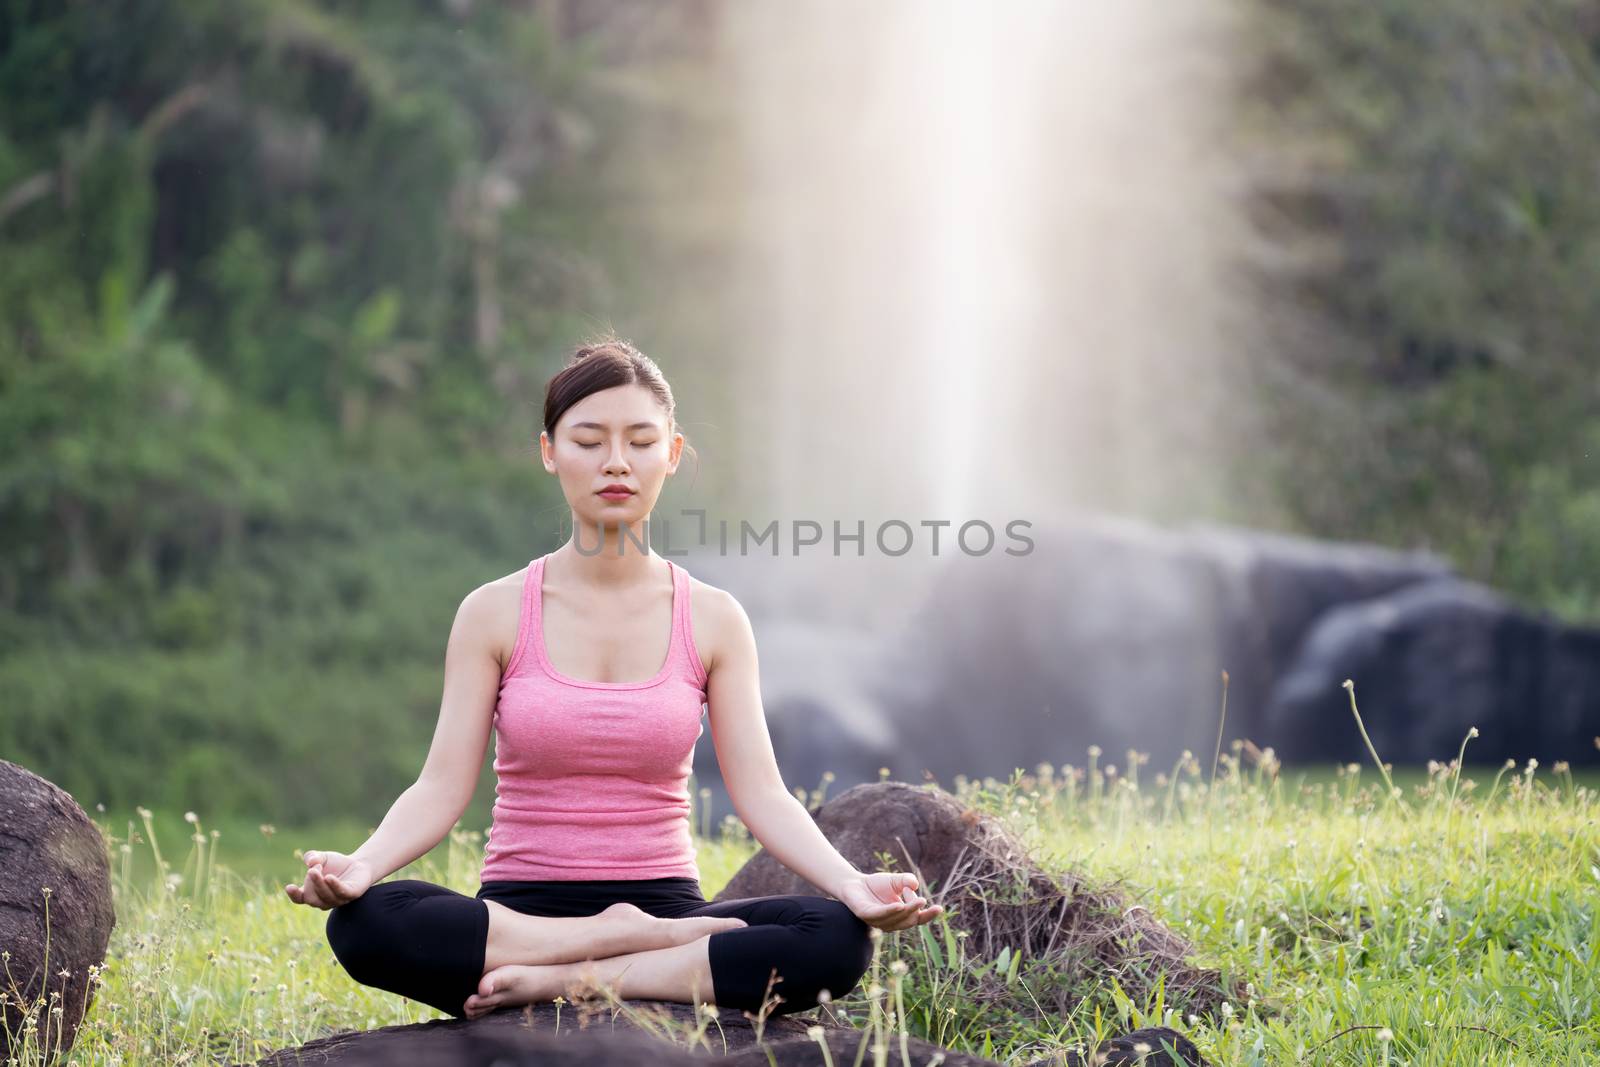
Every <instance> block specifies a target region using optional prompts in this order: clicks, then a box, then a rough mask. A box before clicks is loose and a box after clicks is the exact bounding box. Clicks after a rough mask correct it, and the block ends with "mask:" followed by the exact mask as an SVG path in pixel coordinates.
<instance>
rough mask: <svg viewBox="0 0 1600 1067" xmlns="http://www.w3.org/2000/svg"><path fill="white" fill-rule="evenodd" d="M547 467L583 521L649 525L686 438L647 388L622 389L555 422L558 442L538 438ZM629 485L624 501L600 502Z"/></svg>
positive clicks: (597, 395)
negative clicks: (607, 492) (672, 428)
mask: <svg viewBox="0 0 1600 1067" xmlns="http://www.w3.org/2000/svg"><path fill="white" fill-rule="evenodd" d="M539 452H540V454H541V456H542V457H543V459H544V469H545V470H547V471H550V472H551V473H552V474H554V475H556V476H557V477H558V478H559V479H560V480H561V491H562V492H563V493H565V494H566V497H567V502H568V503H569V504H570V505H572V510H573V513H574V515H575V517H576V519H577V521H578V522H583V523H589V524H593V525H596V526H599V525H602V524H603V525H604V526H606V527H610V528H613V529H615V528H616V527H618V526H619V525H625V524H630V523H634V522H639V521H642V520H644V519H645V518H646V517H647V516H648V515H649V514H650V509H651V508H653V507H655V503H656V500H657V498H659V497H660V496H661V487H662V486H663V485H664V484H665V483H666V480H667V478H668V477H670V476H671V475H672V473H673V472H674V471H676V470H677V469H678V457H679V456H680V455H681V454H682V452H683V434H681V433H673V434H668V432H667V416H666V412H665V411H663V410H662V408H661V404H660V402H659V401H657V400H656V398H655V395H654V394H653V393H651V392H650V390H649V389H646V388H645V387H644V386H642V385H638V384H632V385H618V386H613V387H612V388H610V389H601V390H600V391H598V392H594V393H590V394H589V395H588V396H586V397H584V398H583V399H582V400H580V401H578V402H577V403H576V404H574V405H572V406H571V407H570V408H568V409H567V410H566V411H565V412H564V413H563V414H562V416H561V420H560V421H559V422H557V423H556V430H555V437H554V439H552V438H551V436H550V435H549V434H548V433H545V432H541V433H540V434H539ZM612 485H624V486H627V487H628V488H629V489H631V490H633V492H632V493H629V494H627V495H626V496H620V497H613V496H601V495H600V494H601V490H603V489H605V488H606V487H607V486H612Z"/></svg>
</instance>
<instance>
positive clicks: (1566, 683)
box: [1266, 579, 1600, 766]
mask: <svg viewBox="0 0 1600 1067" xmlns="http://www.w3.org/2000/svg"><path fill="white" fill-rule="evenodd" d="M1347 678H1348V679H1351V680H1352V681H1354V683H1355V689H1356V702H1357V704H1358V705H1359V707H1360V709H1361V718H1362V722H1363V723H1364V725H1365V726H1366V729H1367V733H1368V734H1369V735H1371V737H1372V743H1373V745H1374V746H1375V747H1376V748H1377V750H1378V755H1379V756H1380V757H1382V758H1383V759H1384V760H1385V761H1389V760H1394V761H1397V762H1405V761H1409V760H1413V759H1416V758H1419V757H1420V758H1428V759H1438V760H1439V761H1441V762H1444V761H1447V760H1450V759H1453V758H1455V755H1456V753H1457V752H1458V751H1459V750H1460V747H1461V742H1462V739H1463V738H1465V737H1466V735H1467V731H1468V730H1470V729H1471V728H1472V727H1474V726H1476V727H1478V729H1479V736H1478V738H1477V739H1476V740H1474V741H1472V742H1471V744H1470V745H1469V746H1468V748H1467V758H1468V759H1470V760H1473V761H1474V762H1486V763H1500V762H1502V761H1503V760H1506V759H1515V760H1518V761H1519V762H1520V761H1521V760H1524V759H1526V758H1528V757H1529V756H1533V757H1536V758H1538V759H1539V760H1540V762H1542V763H1544V764H1545V765H1546V766H1548V765H1550V764H1551V763H1553V762H1555V761H1556V760H1558V759H1566V760H1571V761H1572V762H1574V763H1577V762H1579V757H1580V755H1581V754H1586V755H1587V756H1589V757H1593V756H1594V755H1595V751H1594V749H1593V747H1592V745H1591V742H1590V738H1592V737H1594V736H1595V735H1596V734H1600V629H1592V628H1584V627H1576V626H1567V625H1564V624H1562V623H1559V622H1557V621H1555V620H1554V619H1551V618H1549V617H1546V616H1541V615H1534V614H1530V613H1528V612H1525V611H1522V610H1521V609H1519V608H1516V607H1514V606H1513V605H1511V604H1510V603H1508V602H1507V601H1505V600H1504V599H1503V598H1501V597H1500V596H1498V595H1497V594H1496V593H1495V592H1494V591H1493V590H1490V589H1488V588H1485V587H1484V586H1481V585H1477V584H1475V583H1472V582H1467V581H1460V580H1456V579H1442V580H1439V581H1433V582H1427V583H1423V584H1421V585H1416V586H1410V587H1407V588H1405V589H1401V590H1398V591H1396V592H1393V593H1390V594H1388V595H1387V596H1381V597H1376V598H1373V599H1371V600H1366V601H1363V602H1361V603H1359V604H1347V605H1343V606H1341V607H1338V608H1335V609H1333V610H1331V611H1329V612H1327V613H1326V614H1325V615H1323V616H1322V617H1321V618H1320V619H1319V620H1318V622H1317V625H1316V626H1315V627H1313V628H1312V630H1311V632H1310V633H1309V634H1308V635H1307V637H1306V639H1305V642H1304V646H1303V647H1302V648H1301V650H1300V653H1299V656H1298V659H1297V661H1296V663H1295V664H1294V668H1293V669H1292V670H1291V671H1289V672H1288V673H1287V674H1286V675H1285V676H1284V677H1283V679H1282V680H1281V681H1280V682H1279V683H1278V685H1277V686H1276V688H1275V689H1274V691H1273V693H1272V698H1271V700H1270V702H1269V704H1268V707H1267V714H1266V723H1267V730H1266V733H1267V736H1269V737H1273V738H1279V739H1281V742H1280V744H1279V747H1278V755H1279V756H1280V757H1281V758H1283V759H1286V760H1298V759H1315V760H1338V761H1340V762H1349V761H1358V762H1363V763H1365V762H1367V761H1369V760H1370V758H1371V757H1370V755H1369V754H1368V753H1367V751H1366V746H1365V745H1364V744H1363V742H1362V740H1361V735H1360V734H1359V733H1358V732H1357V730H1356V726H1355V719H1354V717H1353V716H1352V714H1351V711H1350V695H1349V693H1347V692H1346V691H1345V689H1344V688H1343V683H1344V681H1345V679H1347Z"/></svg>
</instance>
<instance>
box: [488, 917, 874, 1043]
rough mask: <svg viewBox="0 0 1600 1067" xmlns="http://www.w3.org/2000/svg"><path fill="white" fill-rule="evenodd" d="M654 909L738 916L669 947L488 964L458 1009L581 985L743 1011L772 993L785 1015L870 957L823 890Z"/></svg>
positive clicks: (834, 992) (846, 980) (541, 997)
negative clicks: (734, 922)
mask: <svg viewBox="0 0 1600 1067" xmlns="http://www.w3.org/2000/svg"><path fill="white" fill-rule="evenodd" d="M661 910H666V911H669V913H670V914H671V916H672V917H673V918H674V919H675V920H676V921H679V922H687V921H689V920H690V919H691V918H693V917H705V918H722V919H727V918H735V919H742V920H744V923H745V925H744V926H743V927H742V928H734V929H727V930H720V931H717V932H714V933H710V934H706V935H704V936H701V937H697V938H695V939H694V940H693V941H689V942H687V943H685V944H682V945H676V946H672V947H668V948H659V949H650V950H645V951H639V952H631V953H626V954H621V955H616V956H610V957H606V958H595V959H588V960H583V961H581V962H577V963H564V964H562V963H557V964H542V965H539V964H535V965H529V964H520V963H511V964H506V965H504V966H500V967H493V968H490V969H489V971H488V973H486V974H485V975H484V976H483V978H482V980H481V981H480V982H479V983H478V990H477V993H476V994H474V995H473V996H471V997H469V998H468V999H467V1001H466V1003H465V1005H464V1007H465V1011H466V1014H467V1016H468V1017H469V1018H477V1017H478V1016H479V1015H483V1014H486V1013H488V1012H490V1011H494V1010H496V1009H497V1008H503V1007H510V1006H514V1005H518V1004H531V1003H534V1002H538V1001H545V1000H553V999H554V998H555V997H556V996H557V995H559V994H562V993H565V992H567V991H568V990H570V989H572V988H573V987H574V986H576V985H583V984H587V985H605V986H607V987H609V988H610V989H611V990H612V991H613V992H614V993H615V994H616V995H617V996H618V997H620V998H621V999H623V1000H671V1001H678V1002H683V1003H711V1004H715V1005H717V1006H718V1007H722V1008H737V1009H741V1010H745V1011H751V1012H758V1011H760V1009H761V1006H762V1005H763V1004H764V1003H765V1002H766V1001H767V999H768V998H769V997H776V998H777V1003H776V1005H775V1007H774V1008H773V1010H772V1014H775V1015H787V1014H790V1013H792V1012H797V1011H804V1010H806V1009H808V1008H814V1007H816V1006H817V1004H818V1003H819V1001H820V998H821V996H822V994H823V992H824V991H826V992H827V993H828V995H830V996H834V997H841V996H843V995H845V994H846V993H848V992H849V991H850V990H852V989H854V988H855V986H856V983H857V982H859V981H860V979H861V976H862V975H863V974H865V973H866V970H867V968H868V966H870V965H871V962H872V952H873V944H872V938H871V933H870V928H869V927H868V926H867V924H866V923H865V922H863V921H862V920H860V919H859V918H857V917H856V916H855V915H854V914H853V913H852V912H851V911H850V909H849V908H848V907H846V906H845V905H844V904H841V903H840V902H839V901H837V900H830V899H827V898H825V897H817V896H806V895H785V896H767V897H747V898H743V899H738V900H725V901H720V902H715V903H713V902H709V901H707V902H702V903H699V904H689V905H672V906H670V907H669V908H668V907H664V908H662V909H661Z"/></svg>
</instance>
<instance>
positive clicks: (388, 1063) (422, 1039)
mask: <svg viewBox="0 0 1600 1067" xmlns="http://www.w3.org/2000/svg"><path fill="white" fill-rule="evenodd" d="M704 1022H705V1020H703V1019H702V1020H700V1023H697V1022H696V1019H695V1013H694V1009H693V1008H691V1007H690V1006H689V1005H687V1004H675V1003H670V1002H665V1001H629V1002H627V1003H626V1010H625V1011H620V1012H617V1013H615V1014H613V1012H612V1010H611V1009H610V1008H607V1007H604V1006H603V1005H601V1004H596V1005H594V1006H592V1007H589V1008H587V1009H585V1008H578V1007H574V1006H572V1005H568V1006H566V1007H564V1008H563V1009H562V1011H561V1015H560V1020H559V1027H558V1025H557V1018H556V1009H555V1008H554V1006H552V1005H549V1004H539V1005H530V1006H528V1007H526V1008H506V1009H502V1010H501V1011H497V1012H491V1013H490V1014H488V1015H485V1016H484V1017H482V1018H481V1019H471V1020H468V1019H436V1020H434V1021H432V1022H426V1023H413V1024H411V1025H408V1026H386V1027H383V1028H382V1029H379V1030H366V1031H349V1032H346V1033H341V1034H333V1035H330V1036H329V1037H325V1038H319V1039H318V1040H315V1041H311V1042H309V1043H307V1044H305V1045H301V1046H299V1047H297V1048H286V1049H281V1050H279V1051H277V1052H274V1053H272V1054H271V1055H269V1056H267V1057H266V1058H264V1059H262V1060H259V1061H257V1063H256V1065H255V1067H314V1065H315V1067H325V1065H332V1064H338V1065H339V1067H358V1065H359V1067H368V1065H370V1067H435V1065H437V1067H446V1065H448V1067H491V1065H495V1067H521V1065H527V1067H546V1065H557V1064H559V1065H561V1067H602V1065H604V1067H611V1065H620V1064H645V1063H648V1064H650V1065H652V1067H691V1065H695V1064H704V1063H705V1062H706V1061H707V1060H708V1059H710V1060H714V1061H715V1062H716V1063H719V1064H729V1065H731V1067H769V1065H772V1064H776V1065H778V1067H801V1065H806V1067H811V1065H813V1064H814V1065H815V1067H824V1057H823V1053H822V1049H821V1047H820V1046H819V1045H818V1044H817V1042H816V1040H815V1039H814V1038H811V1037H809V1036H807V1034H806V1029H807V1027H808V1026H814V1025H818V1024H817V1023H816V1022H814V1021H806V1020H802V1019H799V1018H796V1017H794V1016H777V1017H771V1018H768V1019H766V1020H765V1024H764V1026H763V1028H762V1029H761V1030H760V1031H759V1032H758V1031H757V1029H756V1027H755V1025H754V1023H753V1021H752V1020H751V1019H750V1018H749V1017H748V1016H746V1015H744V1014H743V1013H740V1012H736V1011H732V1010H728V1009H725V1010H723V1011H721V1012H720V1013H719V1015H718V1018H717V1019H716V1021H715V1022H712V1023H709V1024H707V1025H706V1026H705V1035H706V1045H705V1046H702V1047H700V1048H698V1049H694V1050H691V1049H689V1048H688V1047H686V1046H684V1045H682V1044H679V1043H677V1042H675V1041H672V1040H668V1039H665V1038H662V1037H658V1036H653V1035H652V1034H651V1033H650V1030H651V1028H653V1027H661V1028H671V1029H673V1030H676V1031H678V1032H679V1033H682V1032H686V1031H688V1030H690V1029H693V1028H694V1027H696V1026H697V1025H700V1024H701V1023H704ZM868 1037H869V1035H867V1034H866V1032H865V1031H861V1030H855V1029H851V1028H849V1027H843V1026H837V1025H827V1026H824V1027H823V1040H824V1041H825V1042H826V1043H827V1045H828V1049H829V1054H830V1055H831V1056H832V1058H833V1062H834V1063H835V1064H838V1063H841V1062H842V1063H854V1062H855V1057H856V1053H857V1052H858V1051H859V1050H860V1048H861V1044H862V1041H863V1039H864V1038H868ZM909 1050H910V1051H911V1053H912V1055H913V1057H914V1059H913V1060H912V1062H913V1063H917V1064H925V1063H928V1062H930V1061H933V1060H935V1059H936V1058H937V1057H938V1056H939V1054H940V1053H943V1059H942V1062H943V1063H944V1064H946V1065H947V1067H1000V1065H999V1064H997V1063H996V1062H995V1061H993V1060H989V1059H985V1058H983V1057H981V1056H971V1055H967V1054H965V1053H960V1052H952V1051H950V1050H948V1049H941V1048H939V1046H937V1045H934V1044H932V1043H931V1042H927V1041H923V1040H920V1039H917V1038H912V1039H911V1040H910V1042H909ZM895 1055H896V1056H898V1055H899V1051H898V1048H896V1050H895ZM867 1056H868V1059H867V1062H870V1056H871V1051H870V1045H869V1049H868V1053H867ZM896 1062H898V1060H897V1061H896ZM1073 1062H1074V1065H1075V1064H1076V1063H1081V1061H1073Z"/></svg>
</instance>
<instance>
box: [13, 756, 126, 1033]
mask: <svg viewBox="0 0 1600 1067" xmlns="http://www.w3.org/2000/svg"><path fill="white" fill-rule="evenodd" d="M115 922H116V913H115V911H114V910H113V908H112V901H111V865H110V862H109V860H108V858H107V855H106V844H105V837H104V835H103V834H101V832H100V828H99V827H98V826H96V825H95V824H94V823H93V821H91V820H90V818H89V816H88V815H87V814H86V813H85V812H84V810H83V809H82V808H81V807H79V806H78V804H77V802H76V801H74V800H73V799H72V797H71V795H70V794H68V793H67V792H66V791H65V790H63V789H61V788H60V787H59V786H57V785H55V784H54V783H53V782H49V781H46V780H45V779H43V778H41V777H39V776H38V775H37V774H34V773H33V772H32V771H30V770H28V769H27V768H26V767H21V766H18V765H17V764H15V763H11V762H8V761H7V760H0V950H3V952H4V953H5V954H6V955H5V957H4V967H0V993H4V995H5V1029H6V1033H0V1060H3V1059H4V1058H5V1056H6V1055H9V1053H10V1051H11V1050H10V1046H9V1041H8V1038H7V1034H12V1035H18V1036H19V1037H20V1035H21V1034H22V1033H23V1028H24V1027H25V1026H27V1025H28V1024H29V1020H30V1019H31V1021H32V1024H33V1025H34V1026H36V1027H37V1028H38V1034H37V1037H36V1038H35V1041H36V1042H37V1044H36V1047H38V1048H42V1049H44V1050H45V1051H46V1052H47V1053H48V1054H50V1055H52V1056H54V1055H56V1054H58V1053H62V1052H65V1051H67V1050H68V1049H70V1048H71V1047H72V1043H73V1041H74V1040H75V1039H76V1038H77V1034H78V1027H79V1025H80V1024H81V1023H82V1021H83V1017H84V1015H85V1014H86V1013H87V1011H88V1009H89V1007H90V1006H91V1005H92V1004H93V1002H94V995H95V986H96V983H95V982H94V981H91V979H90V975H89V968H90V966H95V967H96V968H98V967H99V966H101V965H103V964H104V963H105V958H106V946H107V945H108V944H109V943H110V941H111V928H112V926H113V925H114V924H115ZM53 1008H60V1009H61V1011H60V1013H59V1014H56V1013H55V1012H53V1011H52V1010H51V1009H53Z"/></svg>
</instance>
